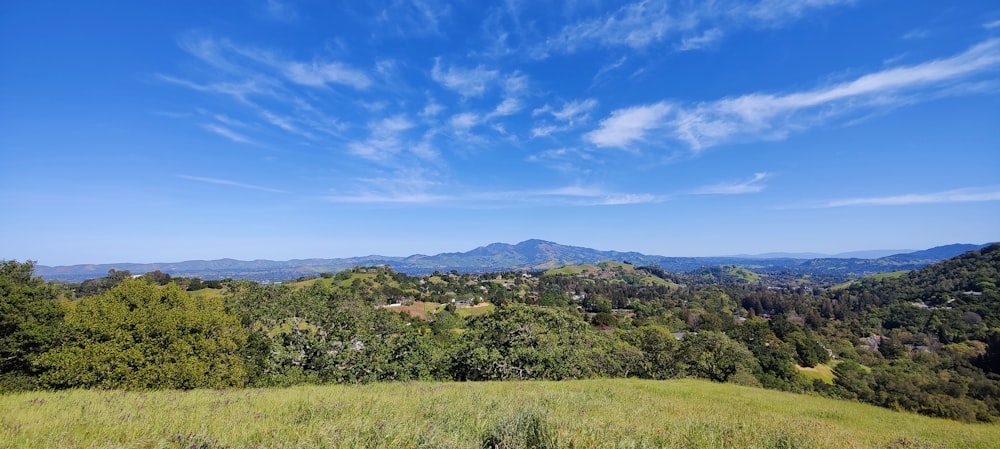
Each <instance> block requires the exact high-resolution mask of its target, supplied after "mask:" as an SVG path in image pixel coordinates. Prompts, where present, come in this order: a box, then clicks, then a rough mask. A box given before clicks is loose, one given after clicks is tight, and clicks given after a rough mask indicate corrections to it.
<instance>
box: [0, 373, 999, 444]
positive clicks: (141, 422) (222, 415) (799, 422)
mask: <svg viewBox="0 0 1000 449" xmlns="http://www.w3.org/2000/svg"><path fill="white" fill-rule="evenodd" d="M998 441H1000V426H997V425H982V424H980V425H973V424H961V423H957V422H952V421H946V420H941V419H932V418H926V417H921V416H917V415H912V414H904V413H896V412H892V411H889V410H884V409H879V408H875V407H871V406H866V405H862V404H857V403H852V402H846V401H835V400H829V399H823V398H817V397H811V396H803V395H795V394H788V393H780V392H774V391H768V390H763V389H756V388H748V387H740V386H735V385H727V384H715V383H710V382H706V381H696V380H674V381H650V380H634V379H621V380H588V381H567V382H483V383H406V384H400V383H396V384H376V385H365V386H302V387H294V388H289V389H274V390H232V391H206V390H201V391H188V392H181V391H161V392H145V393H136V392H121V391H65V392H32V393H23V394H14V395H6V396H2V397H0V447H4V448H8V447H9V448H28V447H46V448H90V447H111V448H222V447H226V448H244V447H247V448H249V447H259V448H305V447H332V448H481V447H509V448H517V447H538V448H554V447H559V448H660V447H671V448H672V447H677V448H831V449H833V448H836V449H842V448H886V449H890V448H891V449H903V448H996V447H997V442H998Z"/></svg>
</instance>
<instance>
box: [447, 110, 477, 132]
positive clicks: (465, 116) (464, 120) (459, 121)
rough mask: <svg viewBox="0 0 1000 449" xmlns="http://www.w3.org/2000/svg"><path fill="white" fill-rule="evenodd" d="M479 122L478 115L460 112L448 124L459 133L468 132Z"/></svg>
mask: <svg viewBox="0 0 1000 449" xmlns="http://www.w3.org/2000/svg"><path fill="white" fill-rule="evenodd" d="M480 122H481V119H480V117H479V114H476V113H474V112H462V113H459V114H455V115H453V116H452V117H451V120H449V121H448V123H450V124H451V126H452V127H453V128H455V129H456V130H459V131H468V130H469V129H471V128H472V127H474V126H476V125H478V124H479V123H480Z"/></svg>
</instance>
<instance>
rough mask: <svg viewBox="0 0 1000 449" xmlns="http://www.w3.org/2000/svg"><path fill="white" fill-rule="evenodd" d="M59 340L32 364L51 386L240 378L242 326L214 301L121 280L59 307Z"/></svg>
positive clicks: (196, 384) (183, 385)
mask: <svg viewBox="0 0 1000 449" xmlns="http://www.w3.org/2000/svg"><path fill="white" fill-rule="evenodd" d="M63 329H64V331H63V337H62V340H63V341H62V344H61V345H59V346H58V347H56V348H54V349H52V350H50V351H48V352H46V353H45V354H43V355H42V356H41V358H40V359H39V361H38V363H39V365H40V366H41V367H43V368H44V369H45V372H44V373H43V374H42V375H41V377H40V381H41V383H42V384H44V385H46V386H48V387H53V388H80V387H82V388H102V389H108V388H127V389H159V388H179V389H188V388H225V387H232V386H241V385H243V382H244V380H245V376H246V372H245V370H244V365H243V360H242V358H241V351H242V348H243V347H244V345H245V343H246V332H245V331H244V330H243V328H242V327H240V325H239V321H237V320H236V318H235V317H232V316H230V315H228V314H226V313H225V311H224V310H223V307H222V302H221V301H220V300H210V299H201V300H198V299H193V298H191V297H189V296H188V295H187V294H185V293H184V292H183V291H181V290H180V289H179V288H177V287H176V286H173V285H167V286H165V287H158V286H155V285H152V284H149V283H147V282H145V281H143V280H138V279H126V280H124V281H123V282H121V283H120V284H119V285H117V286H116V287H114V288H112V289H111V290H109V291H108V292H106V293H104V294H102V295H100V296H95V297H90V298H85V299H82V300H80V301H79V302H78V303H76V304H73V306H72V307H70V308H69V309H68V310H67V312H66V317H65V322H64V324H63Z"/></svg>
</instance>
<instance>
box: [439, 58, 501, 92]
mask: <svg viewBox="0 0 1000 449" xmlns="http://www.w3.org/2000/svg"><path fill="white" fill-rule="evenodd" d="M499 76H500V72H498V71H496V70H489V69H486V68H485V67H484V66H483V65H479V66H476V67H474V68H471V69H465V68H460V67H448V68H447V69H445V68H443V67H442V66H441V58H437V59H435V60H434V68H432V69H431V78H432V79H434V81H437V82H438V83H440V84H441V85H442V86H444V87H446V88H448V89H451V90H453V91H455V92H457V93H458V94H459V95H461V96H463V97H467V98H468V97H479V96H482V95H483V94H484V93H486V89H487V88H488V87H489V86H491V85H492V84H493V83H494V82H495V81H496V80H497V78H498V77H499Z"/></svg>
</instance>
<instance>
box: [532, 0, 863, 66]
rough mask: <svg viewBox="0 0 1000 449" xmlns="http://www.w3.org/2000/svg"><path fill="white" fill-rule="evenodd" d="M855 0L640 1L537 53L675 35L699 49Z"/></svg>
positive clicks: (631, 44) (638, 43)
mask: <svg viewBox="0 0 1000 449" xmlns="http://www.w3.org/2000/svg"><path fill="white" fill-rule="evenodd" d="M850 3H853V0H761V1H758V2H755V3H747V2H744V1H735V0H716V1H710V2H674V3H672V2H665V1H653V2H650V1H639V2H635V3H630V4H627V5H624V6H622V7H621V8H619V9H618V10H616V11H614V12H611V13H608V14H604V15H602V16H599V17H590V18H587V19H584V20H581V21H579V22H576V23H573V24H570V25H566V26H564V27H563V28H562V29H561V30H560V31H559V33H558V34H556V35H555V36H552V37H550V38H548V39H546V40H545V41H544V42H542V43H541V44H540V45H538V46H536V47H535V48H533V49H532V52H531V54H532V55H533V56H534V57H536V58H545V57H548V56H549V55H550V54H552V53H576V52H578V51H582V50H587V49H590V48H595V47H605V48H608V47H628V48H631V49H643V48H646V47H648V46H651V45H655V44H659V43H663V42H670V41H673V42H674V45H675V46H676V47H677V48H678V49H679V50H694V49H697V48H704V47H706V46H708V45H709V44H711V43H713V42H716V41H718V40H720V39H721V38H722V37H723V36H724V35H725V34H727V31H729V30H738V29H742V28H747V27H761V26H764V27H777V26H781V25H783V24H785V23H787V22H789V21H792V20H796V19H798V18H800V17H802V16H803V15H805V14H806V13H808V12H811V11H812V10H818V9H822V8H828V7H832V6H838V5H843V4H850Z"/></svg>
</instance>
